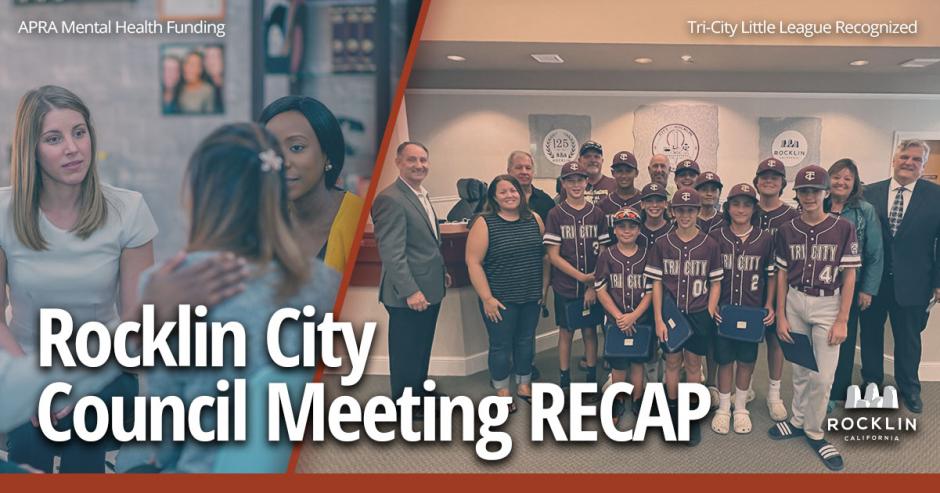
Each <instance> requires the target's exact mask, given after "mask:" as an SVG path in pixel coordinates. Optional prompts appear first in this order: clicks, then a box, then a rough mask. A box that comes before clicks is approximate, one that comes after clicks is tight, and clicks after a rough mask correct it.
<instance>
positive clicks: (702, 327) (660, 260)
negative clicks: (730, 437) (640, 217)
mask: <svg viewBox="0 0 940 493" xmlns="http://www.w3.org/2000/svg"><path fill="white" fill-rule="evenodd" d="M701 207H702V202H701V198H700V197H699V194H698V192H696V191H695V190H693V189H691V188H680V189H679V190H677V191H676V193H675V194H673V196H672V213H673V215H674V216H675V218H676V225H677V226H676V230H675V231H672V232H670V233H668V234H666V236H663V237H661V238H659V239H658V240H656V243H655V245H653V248H652V253H651V254H650V260H649V262H648V263H647V264H646V275H647V276H649V277H650V278H651V279H652V280H653V307H654V309H653V314H654V315H655V318H656V335H657V337H658V338H659V340H660V341H662V342H665V341H666V339H667V337H668V329H667V327H666V323H665V321H664V320H663V316H662V312H663V309H662V307H663V303H664V301H663V299H664V294H663V293H664V291H665V292H666V293H668V294H669V295H671V296H672V298H673V299H674V300H675V302H676V303H677V304H678V307H679V310H680V311H681V312H682V313H684V314H685V317H686V319H688V321H689V324H690V325H691V326H692V337H690V338H689V339H688V340H687V341H686V342H685V343H684V344H683V345H682V347H680V348H678V349H677V350H676V351H675V352H670V351H669V350H668V349H667V348H666V347H665V346H664V347H663V352H665V353H666V373H665V383H666V393H667V395H668V397H669V399H670V406H672V408H673V410H675V409H677V405H676V401H675V399H676V398H677V396H678V390H679V386H678V384H679V370H680V367H682V366H683V365H684V366H685V375H686V381H688V382H694V383H699V382H701V381H702V380H701V378H702V356H704V355H705V354H706V353H707V352H708V345H709V344H710V340H711V339H713V338H714V335H715V322H714V317H715V314H716V313H718V297H719V295H720V294H721V278H722V275H723V273H724V271H723V270H722V267H721V253H720V251H719V250H718V244H717V243H715V240H714V239H712V238H710V237H709V236H708V235H706V234H705V233H703V232H702V231H701V230H699V229H698V226H697V225H696V218H697V217H698V213H699V209H700V208H701ZM673 416H675V413H673ZM690 432H691V433H690V438H689V444H690V445H697V444H698V442H699V441H700V440H701V431H700V430H699V426H698V423H693V426H692V429H691V430H690Z"/></svg>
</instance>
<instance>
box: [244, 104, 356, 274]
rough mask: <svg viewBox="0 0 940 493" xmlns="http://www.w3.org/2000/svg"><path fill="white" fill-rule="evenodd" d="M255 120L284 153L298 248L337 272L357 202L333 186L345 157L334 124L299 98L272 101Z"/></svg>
mask: <svg viewBox="0 0 940 493" xmlns="http://www.w3.org/2000/svg"><path fill="white" fill-rule="evenodd" d="M260 120H261V123H262V124H263V125H265V127H266V128H267V129H268V130H269V131H271V133H273V134H274V135H275V137H277V140H278V142H279V143H280V145H281V149H282V150H283V152H284V157H285V161H286V162H285V166H286V169H287V186H288V193H289V198H290V201H291V212H292V213H293V216H294V217H293V219H294V224H295V226H296V231H297V234H298V239H299V241H300V244H301V247H302V248H303V249H304V252H306V253H307V254H308V256H310V257H317V258H319V259H321V260H323V261H324V262H325V263H326V264H327V265H328V266H330V267H332V268H333V269H336V270H337V271H339V272H343V270H344V268H345V266H346V258H347V257H348V255H349V251H350V250H351V248H352V244H353V241H354V239H355V238H354V237H355V235H356V227H357V226H358V224H359V216H360V213H361V212H362V206H363V201H362V199H361V198H360V197H358V196H356V195H355V194H353V193H350V192H347V191H344V190H343V189H342V188H340V187H337V185H336V182H337V179H338V178H339V176H340V172H341V171H342V170H343V161H344V159H345V156H346V142H345V140H344V139H343V131H342V129H341V128H340V125H339V122H338V121H337V120H336V117H335V116H334V115H333V112H331V111H330V110H329V108H327V107H326V106H325V105H324V104H323V103H321V102H320V101H317V100H316V99H313V98H309V97H303V96H285V97H283V98H280V99H278V100H277V101H274V102H273V103H271V104H270V105H268V107H266V108H265V109H264V110H263V111H262V112H261V118H260Z"/></svg>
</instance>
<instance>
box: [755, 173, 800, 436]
mask: <svg viewBox="0 0 940 493" xmlns="http://www.w3.org/2000/svg"><path fill="white" fill-rule="evenodd" d="M754 186H755V187H756V188H757V194H758V196H759V200H758V203H757V220H758V221H759V225H760V228H761V229H763V230H764V231H767V232H769V233H770V234H771V235H774V237H776V235H775V234H776V232H777V228H779V227H780V225H781V224H784V223H788V222H790V221H791V220H792V219H793V218H795V217H798V216H799V215H800V213H799V211H797V210H796V209H794V208H793V207H790V206H789V205H787V204H785V203H783V201H782V200H780V196H782V195H783V189H784V188H785V187H786V186H787V172H786V169H785V168H784V166H783V162H781V161H780V160H779V159H775V158H768V159H765V160H763V161H761V162H760V164H759V165H758V166H757V174H756V175H755V176H754ZM771 301H773V300H771ZM765 335H766V338H767V372H768V374H769V377H770V382H769V385H768V391H767V410H768V411H770V417H771V418H772V419H773V420H774V421H783V420H785V419H787V408H786V406H785V405H784V404H783V399H781V398H780V379H781V378H783V350H781V349H780V342H779V341H778V340H777V327H776V326H775V325H770V326H769V327H767V332H766V333H765ZM752 396H753V391H750V390H749V391H748V400H751V399H753V397H752Z"/></svg>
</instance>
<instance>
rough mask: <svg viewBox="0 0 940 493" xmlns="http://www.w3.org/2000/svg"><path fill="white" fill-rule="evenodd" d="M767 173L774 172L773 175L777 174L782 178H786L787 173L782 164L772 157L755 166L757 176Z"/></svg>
mask: <svg viewBox="0 0 940 493" xmlns="http://www.w3.org/2000/svg"><path fill="white" fill-rule="evenodd" d="M767 171H772V172H774V173H777V174H779V175H781V176H783V177H784V178H786V177H787V171H786V169H785V168H784V167H783V162H782V161H780V160H779V159H777V158H773V157H771V158H767V159H765V160H763V161H761V162H760V164H758V165H757V174H758V175H759V174H761V173H765V172H767Z"/></svg>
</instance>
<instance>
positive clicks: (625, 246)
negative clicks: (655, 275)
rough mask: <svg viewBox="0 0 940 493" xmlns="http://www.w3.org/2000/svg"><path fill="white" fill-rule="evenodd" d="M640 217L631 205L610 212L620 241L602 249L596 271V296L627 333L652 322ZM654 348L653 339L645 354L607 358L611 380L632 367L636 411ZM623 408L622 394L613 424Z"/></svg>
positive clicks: (619, 379)
mask: <svg viewBox="0 0 940 493" xmlns="http://www.w3.org/2000/svg"><path fill="white" fill-rule="evenodd" d="M640 221H641V218H640V214H639V213H638V212H637V211H635V210H633V209H631V208H629V207H624V208H623V209H620V210H619V211H617V212H615V213H614V214H613V215H612V216H611V223H612V224H613V227H614V232H613V234H614V236H615V237H616V238H617V244H616V245H614V246H612V247H610V248H607V249H605V250H604V251H603V252H601V254H600V256H599V257H598V258H597V268H596V269H595V271H594V287H595V288H596V289H597V300H598V301H599V302H600V303H601V305H602V306H603V307H604V310H605V311H606V312H607V314H608V317H609V318H608V321H610V320H614V321H616V322H617V328H619V329H620V330H622V331H623V332H625V333H627V334H632V333H633V332H634V330H635V325H636V324H637V323H643V324H647V325H651V324H650V321H651V317H650V312H649V310H648V308H649V306H650V302H651V300H652V297H651V296H647V293H648V292H649V291H650V289H651V285H650V283H649V279H646V278H645V277H644V275H643V273H644V271H645V270H646V260H647V248H646V246H643V245H638V244H637V241H636V240H637V239H638V238H639V237H640ZM655 348H656V346H655V344H653V343H652V342H650V351H648V352H647V354H646V355H645V356H644V357H642V358H636V359H627V358H607V362H608V363H610V367H611V372H610V377H611V382H613V383H616V382H625V381H626V380H627V369H629V370H630V383H631V384H633V393H632V394H631V399H632V400H633V410H634V412H638V411H639V405H640V402H641V401H642V397H643V371H644V364H645V363H647V362H648V361H650V359H651V358H652V355H653V353H654V351H653V350H654V349H655ZM623 411H624V396H623V394H621V395H619V396H618V398H617V399H615V400H614V412H613V417H614V424H617V422H618V421H619V420H620V416H622V415H623Z"/></svg>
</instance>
